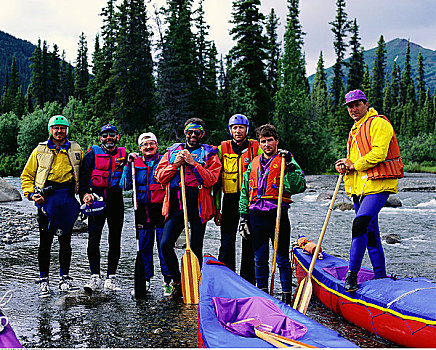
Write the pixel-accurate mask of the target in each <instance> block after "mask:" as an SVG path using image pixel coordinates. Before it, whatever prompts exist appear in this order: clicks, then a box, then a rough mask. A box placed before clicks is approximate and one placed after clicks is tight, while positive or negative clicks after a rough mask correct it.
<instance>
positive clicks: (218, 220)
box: [214, 210, 221, 226]
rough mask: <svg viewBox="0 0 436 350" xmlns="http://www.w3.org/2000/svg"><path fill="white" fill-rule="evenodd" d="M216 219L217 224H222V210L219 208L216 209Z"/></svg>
mask: <svg viewBox="0 0 436 350" xmlns="http://www.w3.org/2000/svg"><path fill="white" fill-rule="evenodd" d="M214 221H215V225H217V226H221V212H220V211H219V210H217V211H216V214H215V218H214Z"/></svg>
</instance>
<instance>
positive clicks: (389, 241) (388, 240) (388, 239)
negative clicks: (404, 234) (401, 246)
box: [382, 233, 401, 244]
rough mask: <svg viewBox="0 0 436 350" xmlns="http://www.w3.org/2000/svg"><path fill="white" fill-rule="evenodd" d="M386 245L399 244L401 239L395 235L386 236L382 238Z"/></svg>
mask: <svg viewBox="0 0 436 350" xmlns="http://www.w3.org/2000/svg"><path fill="white" fill-rule="evenodd" d="M382 238H383V239H384V240H385V241H386V243H387V244H395V243H401V237H400V236H399V235H397V234H396V233H392V234H388V235H385V236H383V237H382Z"/></svg>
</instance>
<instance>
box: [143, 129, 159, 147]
mask: <svg viewBox="0 0 436 350" xmlns="http://www.w3.org/2000/svg"><path fill="white" fill-rule="evenodd" d="M144 140H147V141H155V142H156V143H158V142H157V138H156V135H155V134H153V133H152V132H144V133H143V134H141V135H139V137H138V146H141V143H142V141H144Z"/></svg>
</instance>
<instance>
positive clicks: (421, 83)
mask: <svg viewBox="0 0 436 350" xmlns="http://www.w3.org/2000/svg"><path fill="white" fill-rule="evenodd" d="M416 83H417V84H416V87H417V89H418V108H421V107H422V106H423V105H424V102H425V99H426V95H425V94H426V91H425V80H424V58H423V57H422V55H421V52H420V53H419V54H418V77H417V78H416Z"/></svg>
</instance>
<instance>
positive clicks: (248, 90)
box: [0, 0, 436, 176]
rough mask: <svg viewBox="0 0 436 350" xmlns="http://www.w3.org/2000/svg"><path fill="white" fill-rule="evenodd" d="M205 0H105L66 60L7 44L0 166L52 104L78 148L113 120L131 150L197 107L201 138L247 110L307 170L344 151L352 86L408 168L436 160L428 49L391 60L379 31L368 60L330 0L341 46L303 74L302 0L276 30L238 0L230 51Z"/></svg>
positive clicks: (12, 165)
mask: <svg viewBox="0 0 436 350" xmlns="http://www.w3.org/2000/svg"><path fill="white" fill-rule="evenodd" d="M203 1H204V0H197V1H195V2H194V1H193V0H167V2H166V6H164V7H163V8H160V9H157V8H151V6H150V8H148V7H147V4H148V2H147V1H145V0H122V1H117V2H116V1H114V0H108V1H107V3H106V5H105V7H104V8H103V9H102V11H101V14H100V16H101V18H102V23H103V24H102V27H101V31H100V32H99V33H98V34H97V35H96V36H95V45H94V47H93V48H92V50H90V48H89V47H88V40H89V38H87V37H86V35H85V33H82V34H81V35H80V37H79V38H78V49H77V56H76V60H75V62H74V64H73V65H72V64H70V63H68V62H67V61H66V58H65V52H63V53H60V52H59V47H58V46H57V45H56V44H53V45H52V46H51V47H50V46H49V45H48V44H47V42H46V41H45V40H43V39H42V40H39V42H38V44H37V45H36V46H35V49H34V51H33V53H32V54H31V57H30V61H31V63H30V65H29V67H26V69H24V68H23V67H22V66H20V64H21V65H22V64H23V63H22V62H23V60H22V59H21V57H15V56H14V58H13V60H12V64H11V66H10V67H9V68H8V69H7V70H6V74H5V76H4V77H2V79H3V82H4V84H3V90H2V91H1V100H0V134H1V135H2V142H1V143H0V155H1V157H0V176H7V175H14V176H18V175H19V174H20V173H21V171H22V169H23V167H24V165H25V163H26V161H27V158H28V157H29V155H30V153H31V151H32V149H33V148H34V147H36V145H37V143H38V142H41V141H44V140H46V139H47V137H48V135H47V122H48V120H49V118H50V117H51V116H53V115H55V114H62V115H64V116H65V117H66V118H67V119H68V120H69V121H70V135H69V137H70V138H71V139H72V140H75V141H78V142H79V143H80V145H81V146H82V148H83V150H84V151H86V150H87V149H88V147H89V146H90V145H92V144H96V143H98V133H99V130H100V127H101V126H102V125H104V124H106V123H112V124H114V125H116V126H117V127H118V129H119V130H120V131H121V140H120V144H121V145H123V146H125V147H126V148H127V149H128V150H129V151H131V152H133V151H136V150H137V144H136V138H137V137H138V135H139V134H140V133H142V132H145V131H152V132H154V133H155V134H156V135H157V137H158V140H159V146H160V152H161V153H163V152H164V151H165V149H166V147H168V146H169V145H171V144H172V143H173V142H176V141H181V140H183V138H184V135H183V124H184V122H185V120H186V119H188V118H190V117H199V118H202V119H203V120H204V121H205V122H206V125H207V128H206V137H205V142H206V143H210V144H214V145H218V144H219V143H220V142H221V141H222V140H225V139H228V138H229V134H228V129H227V121H228V119H229V118H230V116H232V115H233V114H235V113H242V114H245V115H246V116H247V117H248V118H249V119H250V123H251V125H250V136H251V137H254V133H253V131H254V129H255V127H257V126H260V125H262V124H265V123H272V124H273V125H275V126H276V127H277V129H278V131H279V136H280V145H279V147H280V148H285V149H288V150H290V151H292V153H293V154H294V157H295V158H296V160H297V162H298V163H299V164H300V165H301V167H302V169H303V170H304V171H305V173H306V174H320V173H328V172H331V171H333V170H334V162H335V160H336V159H338V158H341V157H344V156H345V154H346V141H347V138H348V132H349V130H350V127H351V125H352V119H351V118H350V117H349V115H348V113H347V111H346V109H345V107H344V106H343V102H344V94H345V92H347V91H349V90H353V89H357V88H359V89H361V90H363V91H364V92H365V94H366V96H367V97H368V101H369V103H370V106H371V107H374V108H375V109H376V110H377V111H378V113H379V114H383V115H386V116H387V117H388V118H389V120H390V122H391V123H392V125H393V126H394V129H395V131H396V134H397V138H398V140H399V144H400V149H401V153H402V157H403V161H404V163H405V165H406V171H414V170H426V169H427V170H428V169H433V170H434V169H435V168H436V131H435V122H436V116H435V104H436V99H435V93H434V91H433V92H432V91H431V89H430V87H429V86H426V82H425V79H424V75H425V72H426V65H425V64H424V60H425V58H424V57H423V55H422V54H421V53H419V55H418V60H417V62H412V60H411V55H410V45H409V43H407V51H406V53H405V55H404V57H401V58H400V59H399V60H398V62H401V63H402V64H401V65H400V64H399V63H397V61H395V62H394V63H393V65H390V69H388V68H387V62H386V57H387V52H386V42H385V41H384V38H383V35H380V39H379V41H378V43H377V48H376V50H375V54H374V61H373V62H372V64H371V65H368V64H366V63H365V60H364V55H363V52H364V48H363V47H362V45H361V42H360V41H361V37H360V34H359V24H358V18H355V19H350V18H348V15H347V12H346V0H336V15H335V18H332V19H331V21H330V22H329V24H330V28H331V31H332V37H333V41H332V46H333V47H334V50H335V55H336V61H335V64H334V66H333V67H332V72H331V73H330V74H331V77H329V79H328V78H327V73H326V70H325V68H324V59H323V53H322V52H320V55H319V61H318V66H317V71H316V75H315V77H314V79H313V81H312V82H311V84H310V85H309V80H308V78H307V74H306V68H305V67H306V62H305V54H304V51H303V45H304V37H305V33H304V31H303V27H302V25H301V23H300V20H299V16H300V10H299V0H287V4H288V14H287V17H286V18H285V19H281V20H282V21H283V22H285V32H284V35H283V37H281V38H279V36H278V27H279V25H280V19H279V18H278V16H277V14H276V13H275V11H274V9H272V10H271V12H270V13H268V14H263V13H262V12H261V11H260V5H261V0H233V5H232V17H231V18H232V19H231V30H230V32H229V35H230V36H231V37H232V39H233V40H234V42H235V44H234V46H233V47H232V48H231V49H230V51H229V52H228V54H227V55H225V56H223V55H220V54H219V53H218V52H217V49H216V46H215V44H214V42H213V41H212V40H211V39H210V35H209V26H208V24H207V23H206V21H205V12H204V8H203ZM264 1H266V0H264ZM152 26H153V27H155V28H157V31H155V33H154V34H153V31H152V30H151V28H152ZM91 51H92V53H91ZM88 52H90V54H89V55H88ZM346 55H349V56H350V57H349V58H347V59H345V56H346ZM412 65H413V66H415V67H417V68H416V74H412ZM27 70H30V84H29V85H28V87H26V86H25V85H23V79H24V77H23V74H25V73H24V72H27ZM26 74H27V73H26Z"/></svg>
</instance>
